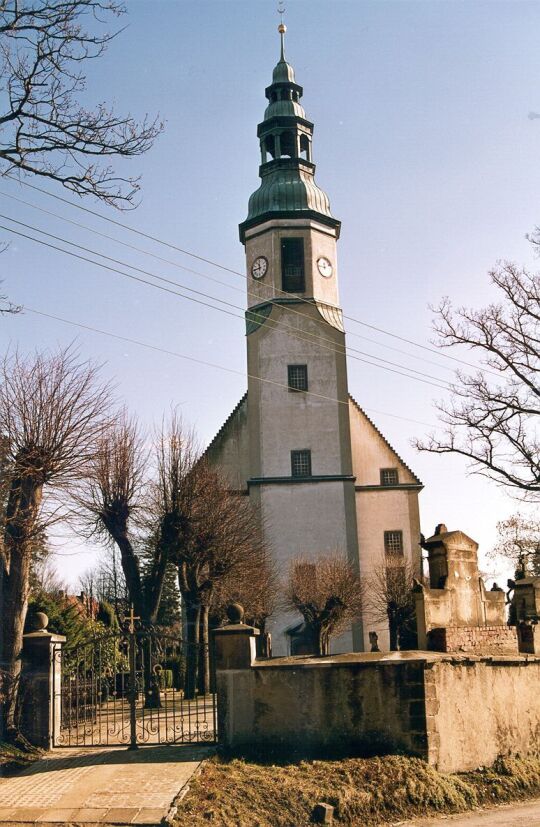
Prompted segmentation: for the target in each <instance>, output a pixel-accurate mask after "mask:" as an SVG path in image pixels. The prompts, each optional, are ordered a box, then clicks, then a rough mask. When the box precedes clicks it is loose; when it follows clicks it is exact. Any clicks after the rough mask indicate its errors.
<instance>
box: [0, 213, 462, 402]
mask: <svg viewBox="0 0 540 827" xmlns="http://www.w3.org/2000/svg"><path fill="white" fill-rule="evenodd" d="M0 217H2V218H4V219H6V220H8V221H11V222H13V223H15V224H18V225H20V226H24V227H30V229H32V230H34V231H35V232H39V233H41V234H42V235H45V236H47V237H49V238H54V239H55V240H57V241H62V242H63V243H66V244H69V245H70V246H72V247H76V248H77V249H81V250H84V251H85V252H89V253H91V254H92V255H95V256H100V257H102V258H105V259H108V260H110V261H114V262H116V263H120V264H122V265H123V266H125V267H129V268H130V269H133V270H137V271H139V272H143V273H145V274H147V275H149V276H150V277H151V278H155V279H158V280H160V281H164V282H167V283H168V284H173V285H177V286H180V287H182V289H184V290H189V291H190V292H193V293H196V294H197V295H199V296H205V297H207V298H210V299H211V300H212V301H216V302H218V303H221V304H225V305H227V306H229V307H233V308H236V309H241V308H238V307H237V306H236V305H233V304H231V303H230V302H222V301H221V300H220V299H218V298H216V297H214V296H208V294H206V293H202V292H201V291H198V290H193V289H192V288H189V287H185V286H184V285H178V282H175V281H173V280H171V279H167V278H165V277H163V276H158V275H155V274H153V273H149V272H147V271H145V270H141V269H140V268H138V267H135V266H134V265H131V264H128V263H125V262H121V261H120V262H118V260H117V259H113V258H111V257H110V256H106V255H104V254H103V253H98V252H95V251H94V250H90V249H89V248H87V247H84V246H82V245H79V244H75V243H74V242H72V241H68V240H66V239H63V238H61V237H59V236H56V235H53V234H52V233H48V232H46V231H45V230H40V229H39V228H36V227H31V225H28V224H25V223H24V222H21V221H17V220H16V219H13V218H10V217H9V216H4V215H1V214H0ZM0 229H3V230H6V232H10V233H14V234H15V235H18V236H21V237H22V238H26V239H28V240H29V241H34V242H35V243H37V244H41V245H43V246H45V247H49V248H50V249H53V250H57V251H58V252H61V253H64V254H65V255H69V256H72V257H73V258H77V259H79V260H81V261H86V262H88V263H89V264H93V265H95V266H97V267H101V268H103V269H105V270H109V271H110V272H113V273H117V274H119V275H121V276H124V277H125V278H128V279H131V280H132V281H136V282H139V283H141V284H146V285H147V286H149V287H153V288H155V289H156V290H162V291H164V292H166V293H170V294H171V295H173V296H178V297H180V298H183V299H186V300H187V301H191V302H194V303H195V304H199V305H202V306H203V307H207V308H210V309H211V310H217V311H218V312H220V313H225V314H226V315H228V316H233V317H234V318H239V319H242V320H243V318H244V316H243V315H242V316H239V315H238V314H237V313H233V312H231V311H230V310H225V309H224V308H222V307H216V306H215V305H213V304H209V303H208V302H205V301H202V300H201V299H197V298H194V297H193V296H186V295H185V294H184V293H181V292H179V291H176V290H172V289H170V288H169V287H164V286H163V285H161V284H154V283H153V282H150V281H148V280H147V279H144V278H141V277H140V276H135V275H133V274H132V273H125V272H123V271H122V270H119V269H118V268H117V267H111V266H110V265H107V264H103V263H102V262H100V261H94V260H93V259H90V258H88V257H86V256H83V255H80V254H78V253H74V252H72V251H71V250H65V249H63V248H62V247H58V246H57V245H55V244H51V243H50V242H47V241H43V239H39V238H35V237H33V236H30V235H28V234H27V233H22V232H20V231H18V230H15V229H13V228H12V227H6V226H4V225H0ZM250 312H251V313H252V315H254V316H258V317H259V318H260V319H261V323H265V324H268V323H270V327H272V328H273V329H275V328H277V327H278V326H279V323H274V324H272V320H270V319H267V318H266V317H264V316H263V315H262V314H258V313H255V311H250ZM284 327H285V328H288V327H289V326H288V325H285V326H284ZM306 332H307V335H308V336H310V337H312V338H310V339H308V338H306V337H305V336H304V335H302V334H300V333H299V332H298V331H297V330H295V329H294V328H290V333H291V335H292V336H294V337H295V338H297V339H299V340H300V341H306V342H308V343H310V344H314V343H316V344H318V345H319V347H321V348H323V349H325V350H327V351H329V352H331V353H340V354H344V353H346V348H343V347H341V346H338V349H336V348H330V347H328V346H327V345H324V344H322V342H321V341H320V340H318V339H317V338H316V337H315V334H310V333H309V332H308V331H306ZM313 337H315V338H314V339H313ZM323 341H324V340H323ZM326 341H331V340H328V339H327V340H326ZM360 352H361V351H360ZM366 355H368V356H369V357H370V358H373V359H378V360H379V361H381V362H385V363H387V364H390V365H394V366H395V367H398V368H402V369H403V370H407V371H409V373H403V372H402V371H401V370H395V368H391V367H386V365H382V364H377V363H376V362H370V361H368V360H367V359H363V358H361V357H360V356H355V355H353V354H349V356H350V358H351V359H355V360H357V361H359V362H363V363H364V364H367V365H371V366H372V367H376V368H379V369H380V370H385V371H387V372H389V373H394V374H396V375H398V376H404V377H405V378H407V379H414V380H415V381H417V382H422V383H423V384H425V385H431V386H432V387H436V388H438V389H439V390H448V385H443V384H439V383H440V382H444V380H443V379H440V378H439V377H437V376H431V375H430V374H426V373H423V372H422V371H417V370H415V369H414V368H409V367H407V366H404V365H399V364H397V363H395V362H390V361H389V360H387V359H382V358H381V357H377V356H372V355H371V354H366ZM411 373H414V374H419V375H418V376H411ZM422 376H425V377H429V378H428V379H422V378H420V377H422ZM429 379H435V380H436V381H435V382H431V381H429Z"/></svg>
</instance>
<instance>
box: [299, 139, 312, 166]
mask: <svg viewBox="0 0 540 827" xmlns="http://www.w3.org/2000/svg"><path fill="white" fill-rule="evenodd" d="M300 157H301V158H305V160H306V161H311V146H310V140H309V138H308V136H307V135H301V137H300Z"/></svg>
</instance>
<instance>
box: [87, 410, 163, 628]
mask: <svg viewBox="0 0 540 827" xmlns="http://www.w3.org/2000/svg"><path fill="white" fill-rule="evenodd" d="M148 464H149V453H148V450H147V449H146V448H145V444H144V437H143V435H142V434H141V432H140V429H139V427H138V425H137V423H136V421H135V420H134V419H132V418H131V419H130V418H129V417H128V415H127V414H126V412H125V411H124V412H122V413H121V414H120V416H119V417H118V419H117V421H116V423H115V425H114V426H113V427H111V428H110V429H109V430H108V431H107V432H106V433H104V434H103V435H102V437H101V440H100V443H99V445H98V449H97V451H96V454H95V455H94V457H93V459H92V461H91V463H90V464H89V466H88V468H87V474H86V478H85V479H84V481H83V483H82V485H81V487H80V489H79V494H78V502H79V504H80V505H81V507H82V509H83V511H84V513H85V514H86V515H87V523H88V527H89V529H90V533H94V532H95V533H97V534H98V536H100V537H102V538H103V539H104V540H105V541H106V542H112V543H113V544H115V545H116V546H117V548H118V550H119V552H120V562H121V566H122V572H123V576H124V578H125V583H126V589H127V592H128V595H129V600H130V602H131V603H132V604H133V606H134V608H135V612H136V614H137V615H138V616H139V617H140V618H141V619H142V620H143V621H144V622H146V623H148V624H154V623H155V622H156V617H157V612H158V609H159V601H160V597H161V590H162V588H163V578H164V576H165V569H166V562H167V561H166V558H165V557H164V555H163V549H162V548H159V547H157V546H156V547H155V552H154V556H153V560H152V562H151V565H150V566H149V567H148V568H147V571H146V572H143V571H142V567H141V559H140V555H139V554H138V546H139V544H140V543H141V531H142V530H143V529H144V527H145V525H146V524H147V521H148V512H147V510H146V506H147V503H146V502H145V491H146V488H147V485H148V478H147V473H148Z"/></svg>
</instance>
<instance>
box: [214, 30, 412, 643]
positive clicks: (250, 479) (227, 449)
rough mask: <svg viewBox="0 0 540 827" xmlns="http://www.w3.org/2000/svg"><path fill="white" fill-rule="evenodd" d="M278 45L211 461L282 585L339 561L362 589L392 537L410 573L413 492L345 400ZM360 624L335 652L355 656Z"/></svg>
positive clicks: (273, 626) (297, 632) (336, 227)
mask: <svg viewBox="0 0 540 827" xmlns="http://www.w3.org/2000/svg"><path fill="white" fill-rule="evenodd" d="M285 31H286V28H285V26H284V25H283V24H281V25H280V26H279V32H280V35H281V55H280V59H279V61H278V63H277V65H276V67H275V69H274V71H273V75H272V83H271V84H270V86H268V88H267V89H266V98H267V100H268V105H267V107H266V111H265V113H264V118H263V120H262V122H261V123H260V124H259V126H258V128H257V135H258V138H259V144H260V151H261V164H260V167H259V176H260V179H261V183H260V186H259V187H258V189H257V190H256V191H255V192H254V193H253V194H252V195H251V197H250V199H249V206H248V215H247V218H246V219H245V221H243V222H242V224H240V240H241V241H242V243H243V245H244V247H245V254H246V275H247V308H248V309H247V312H246V340H247V367H248V392H247V394H246V395H245V396H244V397H243V399H242V400H241V401H240V403H239V404H238V405H237V407H236V408H235V410H234V411H233V413H232V414H231V416H230V417H229V418H228V419H227V421H226V422H225V424H224V425H223V427H222V429H221V430H220V432H219V433H218V435H217V436H216V438H215V439H214V440H213V441H212V443H211V444H210V446H209V447H208V449H207V457H208V458H209V460H210V462H211V463H212V464H214V465H215V466H216V467H218V468H219V469H220V470H221V471H222V472H224V473H225V474H226V475H227V477H228V478H229V480H230V483H231V488H232V489H234V490H236V491H238V493H239V494H244V495H245V494H248V495H249V497H250V499H251V500H252V502H253V503H254V505H256V506H257V507H258V508H259V509H260V513H261V515H262V519H263V527H264V532H265V536H266V539H267V542H268V545H269V547H270V549H271V551H272V553H273V555H274V557H275V560H276V563H277V569H278V572H279V574H280V576H281V577H282V578H285V577H286V575H287V573H288V570H289V567H290V563H291V560H293V559H294V558H296V557H303V558H308V559H309V558H310V557H317V556H319V555H321V554H324V553H336V552H337V553H341V554H343V555H344V556H345V557H346V558H347V559H348V560H349V562H350V564H351V565H352V567H353V568H354V569H355V570H357V571H359V573H360V575H361V576H363V575H365V574H368V573H369V571H370V570H372V569H374V568H375V567H376V566H378V565H379V563H380V562H381V561H382V562H383V563H384V559H385V554H386V553H388V548H387V537H390V536H392V537H393V540H392V542H393V543H394V546H395V549H394V548H393V549H392V553H393V552H394V551H395V550H396V549H398V546H399V553H401V554H403V556H404V558H405V557H408V558H409V559H411V560H412V559H414V561H415V568H416V569H418V565H419V561H420V550H419V546H418V540H419V525H418V504H417V494H418V491H419V490H420V489H421V483H420V482H419V480H418V479H417V478H416V477H415V476H414V474H413V473H412V472H411V471H410V469H408V468H407V466H406V465H405V464H404V463H403V461H402V460H401V459H400V457H398V455H397V454H396V453H395V452H394V450H393V449H392V448H391V446H390V445H389V444H388V442H387V441H386V440H385V438H384V437H383V436H382V434H381V433H380V432H379V431H378V430H377V429H376V428H375V426H374V425H373V423H372V422H371V421H370V420H369V418H368V417H367V416H366V414H365V413H364V412H363V411H362V409H361V408H359V406H358V405H357V404H356V402H355V401H354V400H353V399H352V397H351V396H350V394H349V390H348V383H347V362H346V347H345V332H344V327H343V317H342V311H341V308H340V306H339V292H338V262H337V241H338V239H339V231H340V222H339V221H338V220H337V219H336V218H334V216H333V215H332V213H331V211H330V202H329V199H328V196H327V195H326V194H325V193H324V192H323V191H322V190H321V189H320V188H319V187H318V186H317V184H316V182H315V163H314V160H313V159H314V152H313V130H314V125H313V123H312V122H311V121H310V120H309V119H308V118H307V116H306V113H305V111H304V109H303V106H302V104H301V99H302V95H303V89H302V87H301V86H299V85H298V84H297V83H296V80H295V74H294V70H293V68H292V66H291V65H290V64H289V63H288V62H287V60H286V58H285V49H284V35H285ZM383 472H384V474H383ZM380 493H383V494H384V496H379V494H380ZM362 621H363V619H362V618H359V620H358V623H356V624H354V627H353V629H352V630H351V631H350V632H349V633H347V634H346V635H344V636H342V637H341V638H340V639H339V640H338V641H334V643H333V647H332V650H333V651H347V650H348V651H350V650H352V649H353V648H354V649H355V650H362V649H363V648H365V646H366V638H367V629H366V628H364V627H365V626H366V623H365V622H364V623H363V622H362ZM302 626H303V624H302V623H301V618H299V616H297V615H295V614H293V613H290V614H286V613H283V612H280V613H279V614H277V615H276V616H274V617H272V618H271V619H270V621H269V623H268V631H270V632H271V633H272V639H273V650H274V654H276V655H284V654H287V653H288V652H290V651H292V652H295V651H302V650H303V648H304V647H305V646H307V645H309V641H308V640H306V641H302ZM371 628H373V626H371ZM307 637H309V635H308V636H307ZM382 642H383V641H382Z"/></svg>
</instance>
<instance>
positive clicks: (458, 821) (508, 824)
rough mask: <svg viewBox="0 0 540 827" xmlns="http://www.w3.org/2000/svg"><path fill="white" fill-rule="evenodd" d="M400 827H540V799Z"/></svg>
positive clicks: (420, 821) (404, 824)
mask: <svg viewBox="0 0 540 827" xmlns="http://www.w3.org/2000/svg"><path fill="white" fill-rule="evenodd" d="M399 824H400V827H540V799H535V800H534V801H523V802H520V803H516V804H504V805H502V806H501V807H493V808H489V809H486V810H477V811H476V812H474V813H461V814H460V815H455V816H441V817H439V818H419V819H415V820H414V821H401V822H399Z"/></svg>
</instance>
